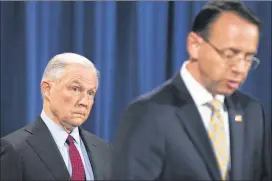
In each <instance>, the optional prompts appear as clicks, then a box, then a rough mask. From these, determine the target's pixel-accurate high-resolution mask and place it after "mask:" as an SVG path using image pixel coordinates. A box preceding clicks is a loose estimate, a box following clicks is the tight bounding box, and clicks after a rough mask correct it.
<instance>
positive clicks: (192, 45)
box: [187, 32, 202, 60]
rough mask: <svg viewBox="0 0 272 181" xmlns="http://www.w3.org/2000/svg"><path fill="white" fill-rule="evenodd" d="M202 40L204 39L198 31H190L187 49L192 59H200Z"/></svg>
mask: <svg viewBox="0 0 272 181" xmlns="http://www.w3.org/2000/svg"><path fill="white" fill-rule="evenodd" d="M201 42H202V40H201V38H200V37H199V35H197V33H195V32H190V33H189V35H188V37H187V50H188V53H189V56H190V59H192V60H198V58H199V56H198V55H199V51H200V50H199V49H200V45H201Z"/></svg>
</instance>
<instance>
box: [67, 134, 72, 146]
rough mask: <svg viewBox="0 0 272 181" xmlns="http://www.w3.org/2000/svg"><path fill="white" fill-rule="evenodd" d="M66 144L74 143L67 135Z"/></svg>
mask: <svg viewBox="0 0 272 181" xmlns="http://www.w3.org/2000/svg"><path fill="white" fill-rule="evenodd" d="M66 142H67V144H68V145H70V143H74V139H73V137H72V136H71V135H68V137H67V139H66Z"/></svg>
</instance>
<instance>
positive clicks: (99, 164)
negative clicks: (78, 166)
mask: <svg viewBox="0 0 272 181" xmlns="http://www.w3.org/2000/svg"><path fill="white" fill-rule="evenodd" d="M79 134H80V136H81V138H82V140H83V142H84V145H85V147H86V150H87V153H88V156H89V159H90V162H91V164H92V168H93V172H94V178H95V180H105V179H107V178H108V177H107V175H108V169H107V168H108V165H109V161H110V155H111V153H110V152H111V145H110V144H109V143H107V142H106V141H104V140H102V139H100V138H98V137H96V136H94V135H93V134H91V133H89V132H88V131H86V130H84V129H82V128H80V129H79ZM1 143H4V144H3V146H2V145H1V152H2V153H1V167H2V168H1V170H9V172H6V173H4V174H2V173H1V180H2V179H9V178H10V179H16V180H71V177H70V175H69V172H68V170H67V168H66V166H65V163H64V160H63V158H62V156H61V153H60V152H59V150H58V148H57V145H56V143H55V142H54V139H53V137H52V136H51V134H50V132H49V130H48V128H47V126H46V125H45V124H44V122H43V121H42V119H41V118H40V117H38V118H37V120H36V121H35V123H34V124H30V125H27V126H25V127H23V128H21V129H19V130H17V131H15V132H13V133H11V134H9V135H7V136H5V137H3V138H2V140H1ZM8 158H16V159H13V160H11V159H8ZM10 161H12V163H9V162H10ZM8 163H9V164H8Z"/></svg>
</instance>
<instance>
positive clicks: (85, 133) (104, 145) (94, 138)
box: [81, 128, 111, 148]
mask: <svg viewBox="0 0 272 181" xmlns="http://www.w3.org/2000/svg"><path fill="white" fill-rule="evenodd" d="M81 133H82V135H83V136H84V138H85V139H86V141H91V142H92V143H94V144H95V145H96V146H98V147H102V148H110V147H111V144H110V143H109V142H107V141H106V140H104V139H102V138H100V137H98V136H96V135H94V134H93V133H91V132H89V131H87V130H85V129H84V128H81Z"/></svg>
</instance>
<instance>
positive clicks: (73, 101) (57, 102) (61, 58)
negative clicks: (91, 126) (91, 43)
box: [1, 53, 111, 180]
mask: <svg viewBox="0 0 272 181" xmlns="http://www.w3.org/2000/svg"><path fill="white" fill-rule="evenodd" d="M97 88H98V71H97V70H96V68H95V66H94V65H93V63H92V62H91V61H89V60H88V59H87V58H85V57H83V56H81V55H78V54H74V53H63V54H59V55H56V56H55V57H53V58H52V59H51V60H50V61H49V63H48V65H47V67H46V69H45V71H44V74H43V77H42V81H41V93H42V97H43V110H42V112H41V114H40V116H38V118H37V119H36V121H35V122H34V123H33V124H30V125H27V126H25V127H23V128H21V129H19V130H17V131H15V132H13V133H11V134H9V135H7V136H5V137H3V138H1V167H2V168H3V169H2V168H1V171H2V170H9V171H7V172H4V173H1V179H7V180H8V179H16V180H71V179H72V180H103V179H106V178H107V177H106V176H107V172H108V171H107V169H106V168H107V165H108V162H109V158H110V157H109V156H110V152H111V146H110V144H109V143H108V142H106V141H104V140H102V139H100V138H98V137H96V136H95V135H93V134H91V133H89V132H88V131H86V130H84V129H83V128H81V127H80V126H81V125H82V124H83V123H84V122H85V121H86V120H87V118H88V116H89V113H90V111H91V108H92V106H93V103H94V97H95V94H96V91H97Z"/></svg>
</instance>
